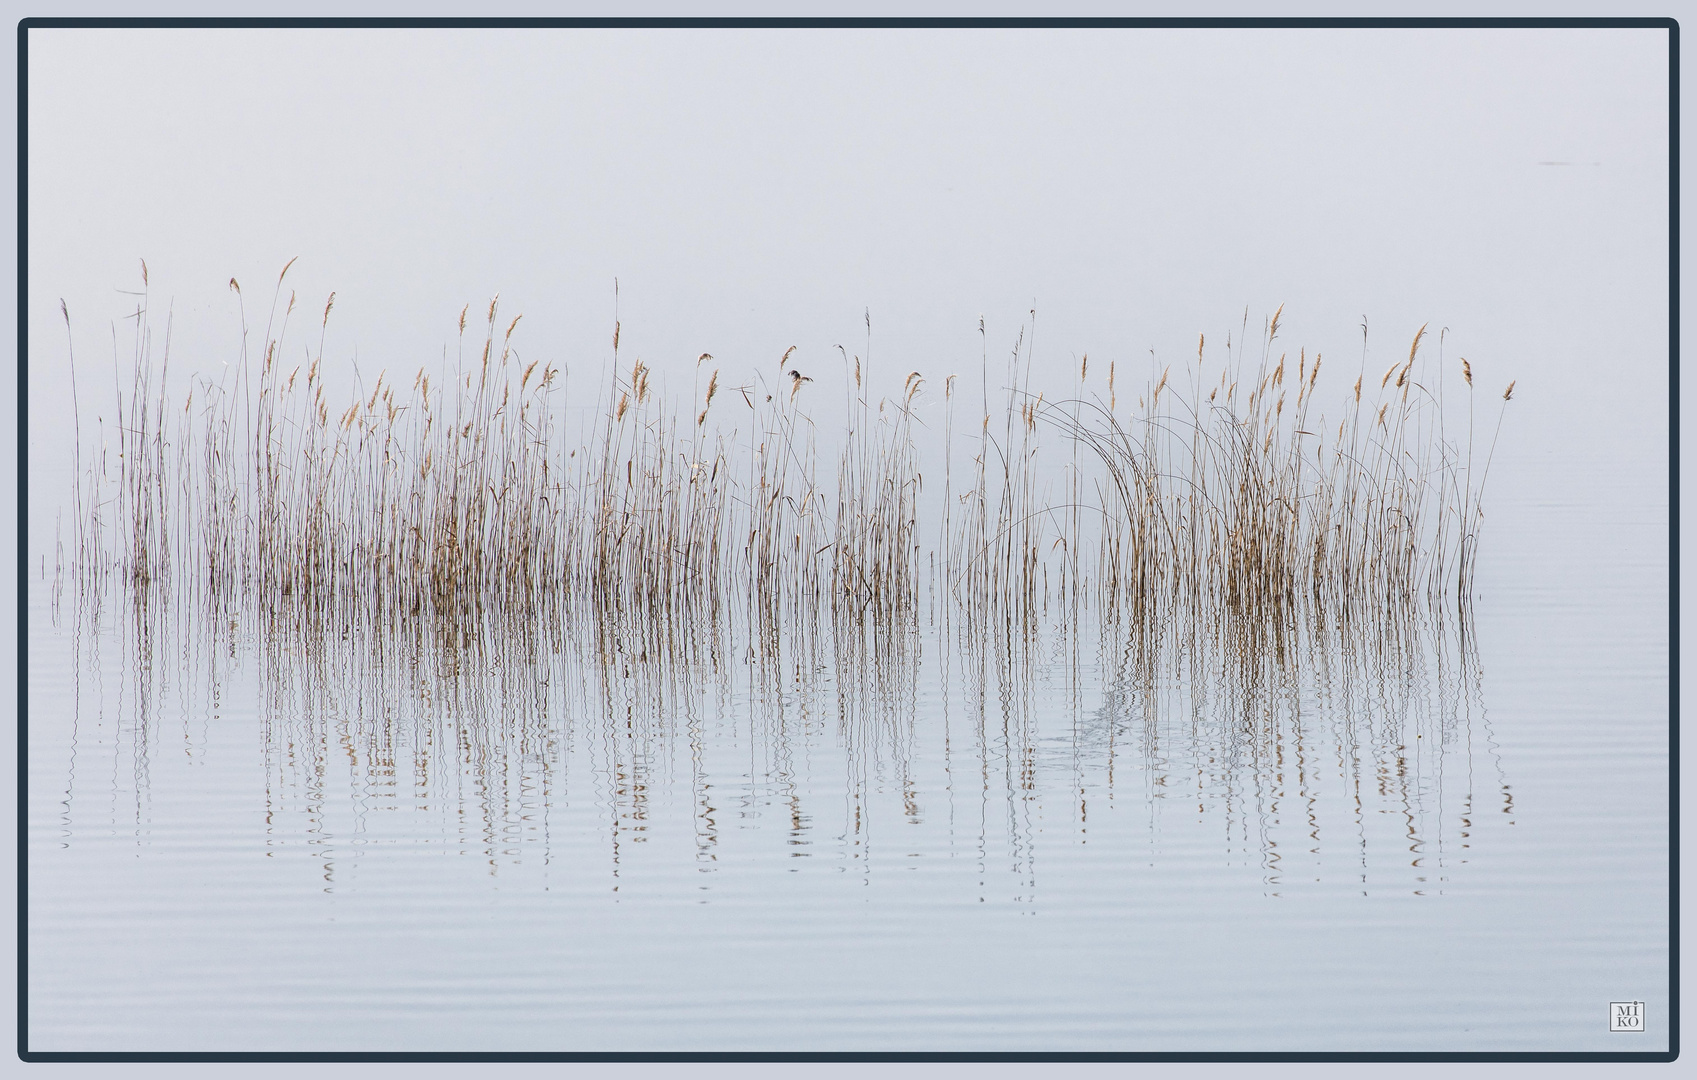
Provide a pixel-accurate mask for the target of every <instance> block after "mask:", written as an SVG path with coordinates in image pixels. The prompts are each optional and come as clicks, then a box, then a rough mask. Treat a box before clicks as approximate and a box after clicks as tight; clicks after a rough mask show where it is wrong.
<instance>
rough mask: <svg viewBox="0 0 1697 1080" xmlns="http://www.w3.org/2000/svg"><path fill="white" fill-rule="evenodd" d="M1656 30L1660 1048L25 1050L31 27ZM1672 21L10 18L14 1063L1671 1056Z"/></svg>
mask: <svg viewBox="0 0 1697 1080" xmlns="http://www.w3.org/2000/svg"><path fill="white" fill-rule="evenodd" d="M645 27H665V29H1665V31H1668V1017H1666V1022H1668V1049H1666V1051H1648V1053H1444V1051H1431V1053H1261V1055H1256V1053H1064V1051H1057V1053H499V1051H492V1053H61V1051H31V1049H29V858H27V856H29V565H27V562H29V550H27V543H29V365H27V357H29V31H32V29H645ZM1678 355H1680V24H1678V22H1677V20H1673V19H24V20H20V22H19V24H17V593H19V610H17V1056H19V1058H20V1060H22V1061H360V1063H363V1061H798V1063H799V1061H1673V1060H1675V1058H1678V1055H1680V725H1678V717H1680V667H1678V657H1680V365H1678Z"/></svg>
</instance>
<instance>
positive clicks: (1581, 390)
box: [29, 30, 1667, 471]
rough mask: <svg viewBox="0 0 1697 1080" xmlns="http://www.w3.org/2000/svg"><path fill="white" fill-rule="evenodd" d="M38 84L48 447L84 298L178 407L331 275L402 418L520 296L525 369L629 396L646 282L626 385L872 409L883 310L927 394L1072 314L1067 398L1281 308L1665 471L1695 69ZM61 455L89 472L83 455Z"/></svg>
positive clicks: (900, 54)
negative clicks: (189, 382)
mask: <svg viewBox="0 0 1697 1080" xmlns="http://www.w3.org/2000/svg"><path fill="white" fill-rule="evenodd" d="M30 41H31V56H30V65H31V67H30V92H31V98H30V125H31V127H30V130H31V138H30V196H31V202H30V275H31V276H30V314H31V320H32V326H33V328H34V329H33V334H32V340H31V355H30V358H29V360H30V365H31V368H30V370H31V380H32V383H31V410H32V416H35V417H38V418H44V417H45V418H52V417H56V416H62V410H63V408H64V399H65V393H64V384H65V378H64V372H65V367H64V360H65V335H64V330H63V324H62V322H61V321H60V317H59V301H60V299H61V298H64V300H65V301H66V303H67V305H68V306H69V308H70V310H71V313H72V316H73V323H74V326H75V328H76V338H75V341H76V347H77V349H78V359H79V363H80V364H83V365H91V364H95V363H101V364H105V365H107V367H106V369H105V370H107V371H108V372H109V371H110V363H111V357H112V352H113V332H114V331H113V327H114V324H115V321H117V320H119V319H121V317H122V316H123V315H124V314H125V313H126V312H127V311H129V310H133V308H134V305H135V303H136V298H135V297H134V296H131V295H127V294H126V293H124V292H123V291H121V290H137V289H140V287H141V282H140V262H139V260H141V259H144V258H145V259H146V260H147V264H148V267H149V270H150V278H151V285H150V289H151V302H152V305H153V309H154V317H155V320H156V322H157V323H158V324H159V325H161V326H162V324H163V314H164V313H165V312H167V311H168V312H169V314H170V316H171V331H172V363H173V365H178V364H180V365H182V366H181V367H180V368H179V369H178V370H186V369H197V370H201V371H213V370H216V369H217V367H218V366H219V365H222V364H224V363H226V362H234V361H235V359H236V358H237V357H238V356H239V346H240V334H241V321H240V319H241V317H240V315H239V314H238V309H237V298H236V295H235V293H234V292H232V291H231V290H230V289H229V288H228V281H229V279H230V278H232V277H235V278H237V279H238V280H239V281H240V282H241V283H242V288H243V302H244V303H245V304H246V306H247V319H248V322H249V324H250V332H251V335H252V337H253V338H254V339H257V337H258V335H259V333H260V332H261V330H262V328H263V323H264V320H265V314H264V312H265V310H266V308H267V307H268V305H269V304H270V302H271V294H272V289H273V287H274V285H275V282H276V278H277V273H278V271H279V270H281V269H282V267H283V265H284V264H285V263H286V262H287V261H288V260H289V259H291V258H294V257H296V256H299V262H298V263H296V264H295V268H294V269H293V270H292V271H291V272H290V276H289V279H288V285H287V287H286V288H292V289H295V290H298V295H299V297H300V304H301V308H302V311H304V312H305V313H306V314H304V315H300V314H297V316H296V318H297V322H296V323H295V324H294V326H295V327H296V329H291V334H292V335H294V341H295V344H293V345H291V346H290V347H291V348H294V349H304V348H306V342H307V341H308V339H309V338H310V340H311V342H312V344H313V347H314V348H315V347H316V338H317V319H318V313H319V312H321V311H322V308H323V304H324V300H325V297H326V296H327V295H328V294H329V293H330V292H331V291H332V290H334V291H335V293H336V307H335V311H334V313H333V315H332V317H331V320H330V324H329V328H328V331H327V344H326V347H325V353H326V356H327V358H328V357H335V358H336V360H335V363H336V364H337V365H351V364H352V363H354V361H355V358H356V357H357V363H358V365H359V369H360V371H361V372H362V373H364V376H365V378H366V379H368V380H369V378H370V377H371V375H372V373H373V372H375V371H376V370H377V369H379V368H388V369H390V370H400V371H408V372H410V371H412V370H414V369H416V368H417V367H418V366H420V365H434V364H436V363H438V362H439V361H440V358H441V357H442V355H443V352H444V350H449V349H452V348H453V347H454V345H453V343H454V340H455V337H456V333H457V326H456V323H457V319H458V317H459V313H460V311H461V309H462V308H463V307H464V306H465V305H467V304H470V305H471V307H472V310H473V312H474V313H475V312H477V311H478V310H479V309H481V308H486V306H487V304H488V301H489V299H490V297H491V296H493V295H494V294H497V293H499V294H500V296H501V312H502V314H503V319H502V322H503V323H504V322H505V321H506V318H508V317H510V316H513V315H518V314H521V313H522V314H523V315H524V321H523V322H522V323H521V327H520V329H519V330H518V331H517V333H516V335H515V339H514V340H515V343H516V344H517V345H518V347H519V348H520V349H521V351H523V352H524V353H525V354H526V355H528V356H530V357H533V358H535V357H540V358H543V359H546V360H549V361H551V362H564V363H566V364H569V365H571V366H572V370H573V372H574V376H576V375H577V374H578V373H591V374H590V378H591V379H593V378H595V377H598V376H597V375H596V374H594V373H598V372H599V371H601V370H602V369H603V368H604V366H605V364H606V361H607V359H608V357H609V353H610V339H611V331H612V326H613V321H614V296H613V282H614V279H615V278H617V279H618V281H619V284H620V304H619V317H620V318H621V319H622V322H623V335H624V337H623V348H624V350H626V355H627V356H641V357H642V358H644V359H645V360H646V361H647V362H649V363H650V364H651V365H653V366H654V367H656V368H657V369H659V370H660V371H661V372H662V373H665V372H668V371H670V372H681V373H683V374H682V378H684V379H687V378H689V376H690V373H691V368H690V366H689V365H690V362H691V361H693V359H694V358H695V357H696V356H697V355H699V354H700V353H701V352H704V351H707V352H711V353H713V354H714V356H715V357H716V358H717V360H718V362H719V363H720V364H721V365H723V366H724V367H725V368H726V372H727V377H728V378H732V379H736V378H741V377H742V376H741V374H740V373H741V372H742V371H745V370H754V369H760V370H764V369H765V368H767V367H771V366H774V365H775V363H776V360H777V358H778V357H779V356H780V355H781V354H782V352H783V351H784V350H785V349H786V348H788V347H789V346H791V345H796V346H797V347H798V348H797V353H796V356H795V361H796V363H798V364H800V365H801V366H802V367H804V368H805V369H806V370H809V371H813V372H821V373H826V372H829V373H832V374H833V375H834V374H836V373H837V371H838V369H840V366H841V360H840V359H839V358H838V354H837V353H836V352H835V350H834V349H833V348H832V346H834V345H836V344H838V343H842V344H844V345H845V346H847V347H848V348H849V349H850V350H851V351H855V352H859V351H863V350H864V348H865V336H866V328H865V324H864V321H863V312H865V311H867V310H870V312H871V319H872V325H873V343H872V349H873V356H874V359H875V361H877V363H878V364H880V365H881V366H880V367H879V368H878V372H879V373H880V374H881V375H883V376H886V377H888V378H889V379H890V380H892V386H893V385H899V383H900V380H901V378H902V376H903V375H904V374H905V373H906V372H907V371H909V370H920V371H922V372H924V373H925V374H926V375H927V376H928V377H932V378H931V380H930V381H931V384H932V385H933V386H936V385H938V384H939V383H940V381H941V380H940V379H939V378H935V376H942V375H946V374H949V373H952V372H957V371H958V372H961V373H963V378H965V377H969V376H970V378H973V379H976V377H977V375H976V372H977V371H978V368H979V363H980V350H981V343H980V338H979V335H978V320H979V317H980V316H983V317H984V318H985V319H986V325H987V332H986V335H985V339H984V346H982V347H987V348H988V349H989V350H990V352H991V354H992V355H993V356H996V355H1005V353H1006V351H1007V349H1009V348H1011V347H1012V344H1013V342H1014V340H1015V336H1016V334H1017V333H1018V331H1019V329H1020V327H1021V325H1023V324H1025V323H1027V322H1028V321H1029V320H1030V312H1031V310H1032V309H1033V308H1035V309H1036V312H1037V315H1036V350H1035V356H1036V360H1037V363H1038V366H1039V369H1040V370H1046V371H1050V372H1053V373H1055V377H1056V378H1063V379H1064V378H1070V377H1071V373H1072V372H1074V371H1075V370H1076V364H1077V358H1078V357H1079V356H1080V355H1081V354H1084V353H1089V354H1090V355H1091V357H1092V363H1093V364H1095V363H1096V362H1097V361H1098V360H1100V361H1103V362H1105V361H1107V360H1115V361H1117V362H1118V363H1120V364H1122V365H1131V366H1132V368H1133V370H1136V371H1138V372H1139V373H1141V371H1144V370H1149V369H1150V368H1151V367H1157V366H1159V365H1162V364H1166V363H1170V362H1173V361H1175V360H1182V359H1183V358H1184V357H1186V356H1191V355H1194V351H1195V347H1196V339H1197V334H1198V333H1207V334H1208V336H1209V341H1210V345H1211V346H1212V345H1214V343H1216V342H1218V343H1221V344H1222V345H1223V341H1224V339H1225V336H1226V335H1227V334H1228V333H1233V334H1236V333H1237V331H1238V327H1239V325H1240V323H1241V322H1242V321H1243V319H1244V316H1245V311H1246V309H1247V313H1248V321H1249V324H1250V328H1251V332H1252V334H1253V333H1255V332H1258V331H1259V329H1260V326H1261V325H1262V323H1263V320H1264V319H1265V318H1266V316H1267V315H1269V314H1271V313H1272V311H1273V310H1274V309H1275V308H1277V307H1278V306H1279V305H1281V304H1282V305H1284V307H1285V314H1284V320H1283V325H1284V329H1283V330H1282V331H1281V344H1282V345H1285V346H1288V347H1289V348H1291V349H1295V348H1297V347H1299V346H1302V347H1306V348H1307V349H1308V350H1309V351H1310V352H1312V351H1315V350H1319V351H1323V352H1325V353H1327V354H1328V355H1329V356H1330V357H1335V358H1342V359H1347V363H1340V365H1339V368H1340V370H1338V371H1337V372H1336V374H1337V377H1338V378H1340V379H1344V384H1345V385H1347V381H1348V379H1346V378H1344V376H1345V371H1346V370H1347V372H1348V377H1349V378H1353V375H1354V370H1355V368H1356V367H1357V365H1358V364H1359V363H1360V357H1361V348H1362V342H1361V324H1362V322H1363V319H1364V318H1365V320H1366V321H1367V323H1368V325H1369V327H1370V334H1369V348H1370V350H1371V352H1370V354H1369V359H1368V361H1367V363H1366V366H1367V367H1368V368H1369V369H1370V370H1372V371H1373V373H1374V374H1375V375H1376V374H1377V372H1378V370H1379V369H1382V368H1383V367H1384V366H1385V364H1386V363H1388V362H1389V361H1390V360H1391V359H1394V358H1395V357H1396V356H1397V355H1398V354H1402V355H1406V353H1407V349H1408V343H1409V340H1410V338H1411V337H1412V336H1413V334H1414V332H1415V331H1416V330H1417V329H1418V328H1419V327H1420V325H1421V324H1423V323H1428V322H1429V323H1430V324H1431V329H1432V332H1433V334H1434V335H1436V333H1437V332H1438V331H1439V330H1441V329H1443V328H1447V334H1446V340H1445V343H1444V347H1445V350H1446V354H1447V355H1449V356H1451V357H1454V356H1458V355H1462V356H1467V357H1469V358H1470V360H1471V362H1472V364H1473V367H1474V370H1475V371H1476V372H1478V373H1479V374H1480V377H1481V380H1482V381H1483V382H1488V383H1489V384H1491V386H1492V387H1493V393H1495V392H1497V388H1500V386H1501V385H1502V384H1505V383H1506V382H1507V381H1508V380H1509V379H1511V378H1514V379H1518V380H1519V386H1520V389H1519V390H1517V392H1516V401H1517V404H1519V403H1521V402H1524V406H1523V408H1522V410H1521V411H1520V412H1518V413H1517V414H1516V416H1515V423H1516V424H1517V425H1519V426H1518V427H1517V428H1515V429H1514V431H1513V435H1514V439H1515V440H1516V441H1515V443H1514V446H1515V449H1514V450H1513V451H1512V452H1511V456H1513V455H1514V454H1520V455H1522V456H1524V455H1525V454H1527V453H1532V452H1537V453H1543V454H1551V453H1560V452H1571V449H1572V447H1573V445H1574V444H1575V441H1576V440H1583V441H1584V442H1585V443H1586V444H1587V446H1597V447H1602V448H1603V449H1602V451H1601V452H1602V453H1604V454H1605V455H1615V458H1616V459H1618V460H1616V462H1615V464H1616V465H1618V466H1621V467H1628V468H1641V469H1644V470H1650V471H1656V470H1663V469H1665V447H1666V437H1667V430H1666V391H1667V377H1666V371H1667V337H1666V320H1667V300H1666V295H1667V294H1666V280H1667V276H1666V275H1667V184H1666V176H1667V104H1666V88H1667V65H1666V55H1667V52H1666V34H1665V32H1663V31H1660V30H1643V31H1638V30H1632V31H1627V30H1547V31H1519V30H1514V31H1510V30H1477V31H1471V30H1470V31H1459V30H1434V31H1407V30H1361V31H1343V30H1313V31H1306V30H1262V31H1250V30H1175V31H1149V30H1080V31H1057V30H1026V31H1018V30H1014V31H999V30H998V31H991V30H946V31H939V30H925V31H911V30H870V31H840V30H817V31H791V30H765V31H740V30H738V31H732V30H708V31H702V30H687V31H686V30H622V31H528V30H513V31H465V30H451V31H436V30H407V31H375V30H331V31H277V30H254V31H232V30H200V31H178V30H86V31H82V30H50V31H32V33H31V36H30ZM308 324H310V328H311V333H310V334H308V333H307V332H306V331H307V328H308ZM118 325H119V326H120V328H121V327H122V325H123V324H122V323H118ZM119 337H120V339H122V332H121V330H120V334H119ZM127 349H128V346H127V344H120V348H119V351H120V352H124V353H127ZM328 362H329V361H328V360H327V363H328ZM1138 365H1143V367H1141V368H1139V367H1138ZM1124 370H1125V369H1124V368H1122V371H1124ZM1122 377H1124V376H1122ZM677 378H678V376H676V375H674V379H677ZM822 381H823V380H822ZM580 385H583V384H580ZM678 385H683V386H684V390H683V393H687V392H688V386H687V384H683V383H679V382H674V383H673V387H674V389H675V388H676V386H678ZM35 429H36V435H35V442H36V450H35V454H36V463H32V469H34V468H40V469H48V470H51V469H52V468H53V462H54V461H55V460H60V459H58V458H56V457H55V455H56V454H61V453H62V448H60V444H61V443H63V442H64V438H63V425H62V424H59V425H55V424H53V423H51V422H47V423H43V422H41V420H39V419H38V421H37V423H36V425H35ZM1564 448H1565V449H1564Z"/></svg>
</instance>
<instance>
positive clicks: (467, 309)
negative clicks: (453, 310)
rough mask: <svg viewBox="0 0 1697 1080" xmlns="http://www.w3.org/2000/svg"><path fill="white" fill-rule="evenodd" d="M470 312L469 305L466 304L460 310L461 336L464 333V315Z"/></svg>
mask: <svg viewBox="0 0 1697 1080" xmlns="http://www.w3.org/2000/svg"><path fill="white" fill-rule="evenodd" d="M470 310H471V305H470V304H467V305H466V306H465V307H463V308H461V309H460V333H462V334H463V333H465V313H466V312H468V311H470Z"/></svg>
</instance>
